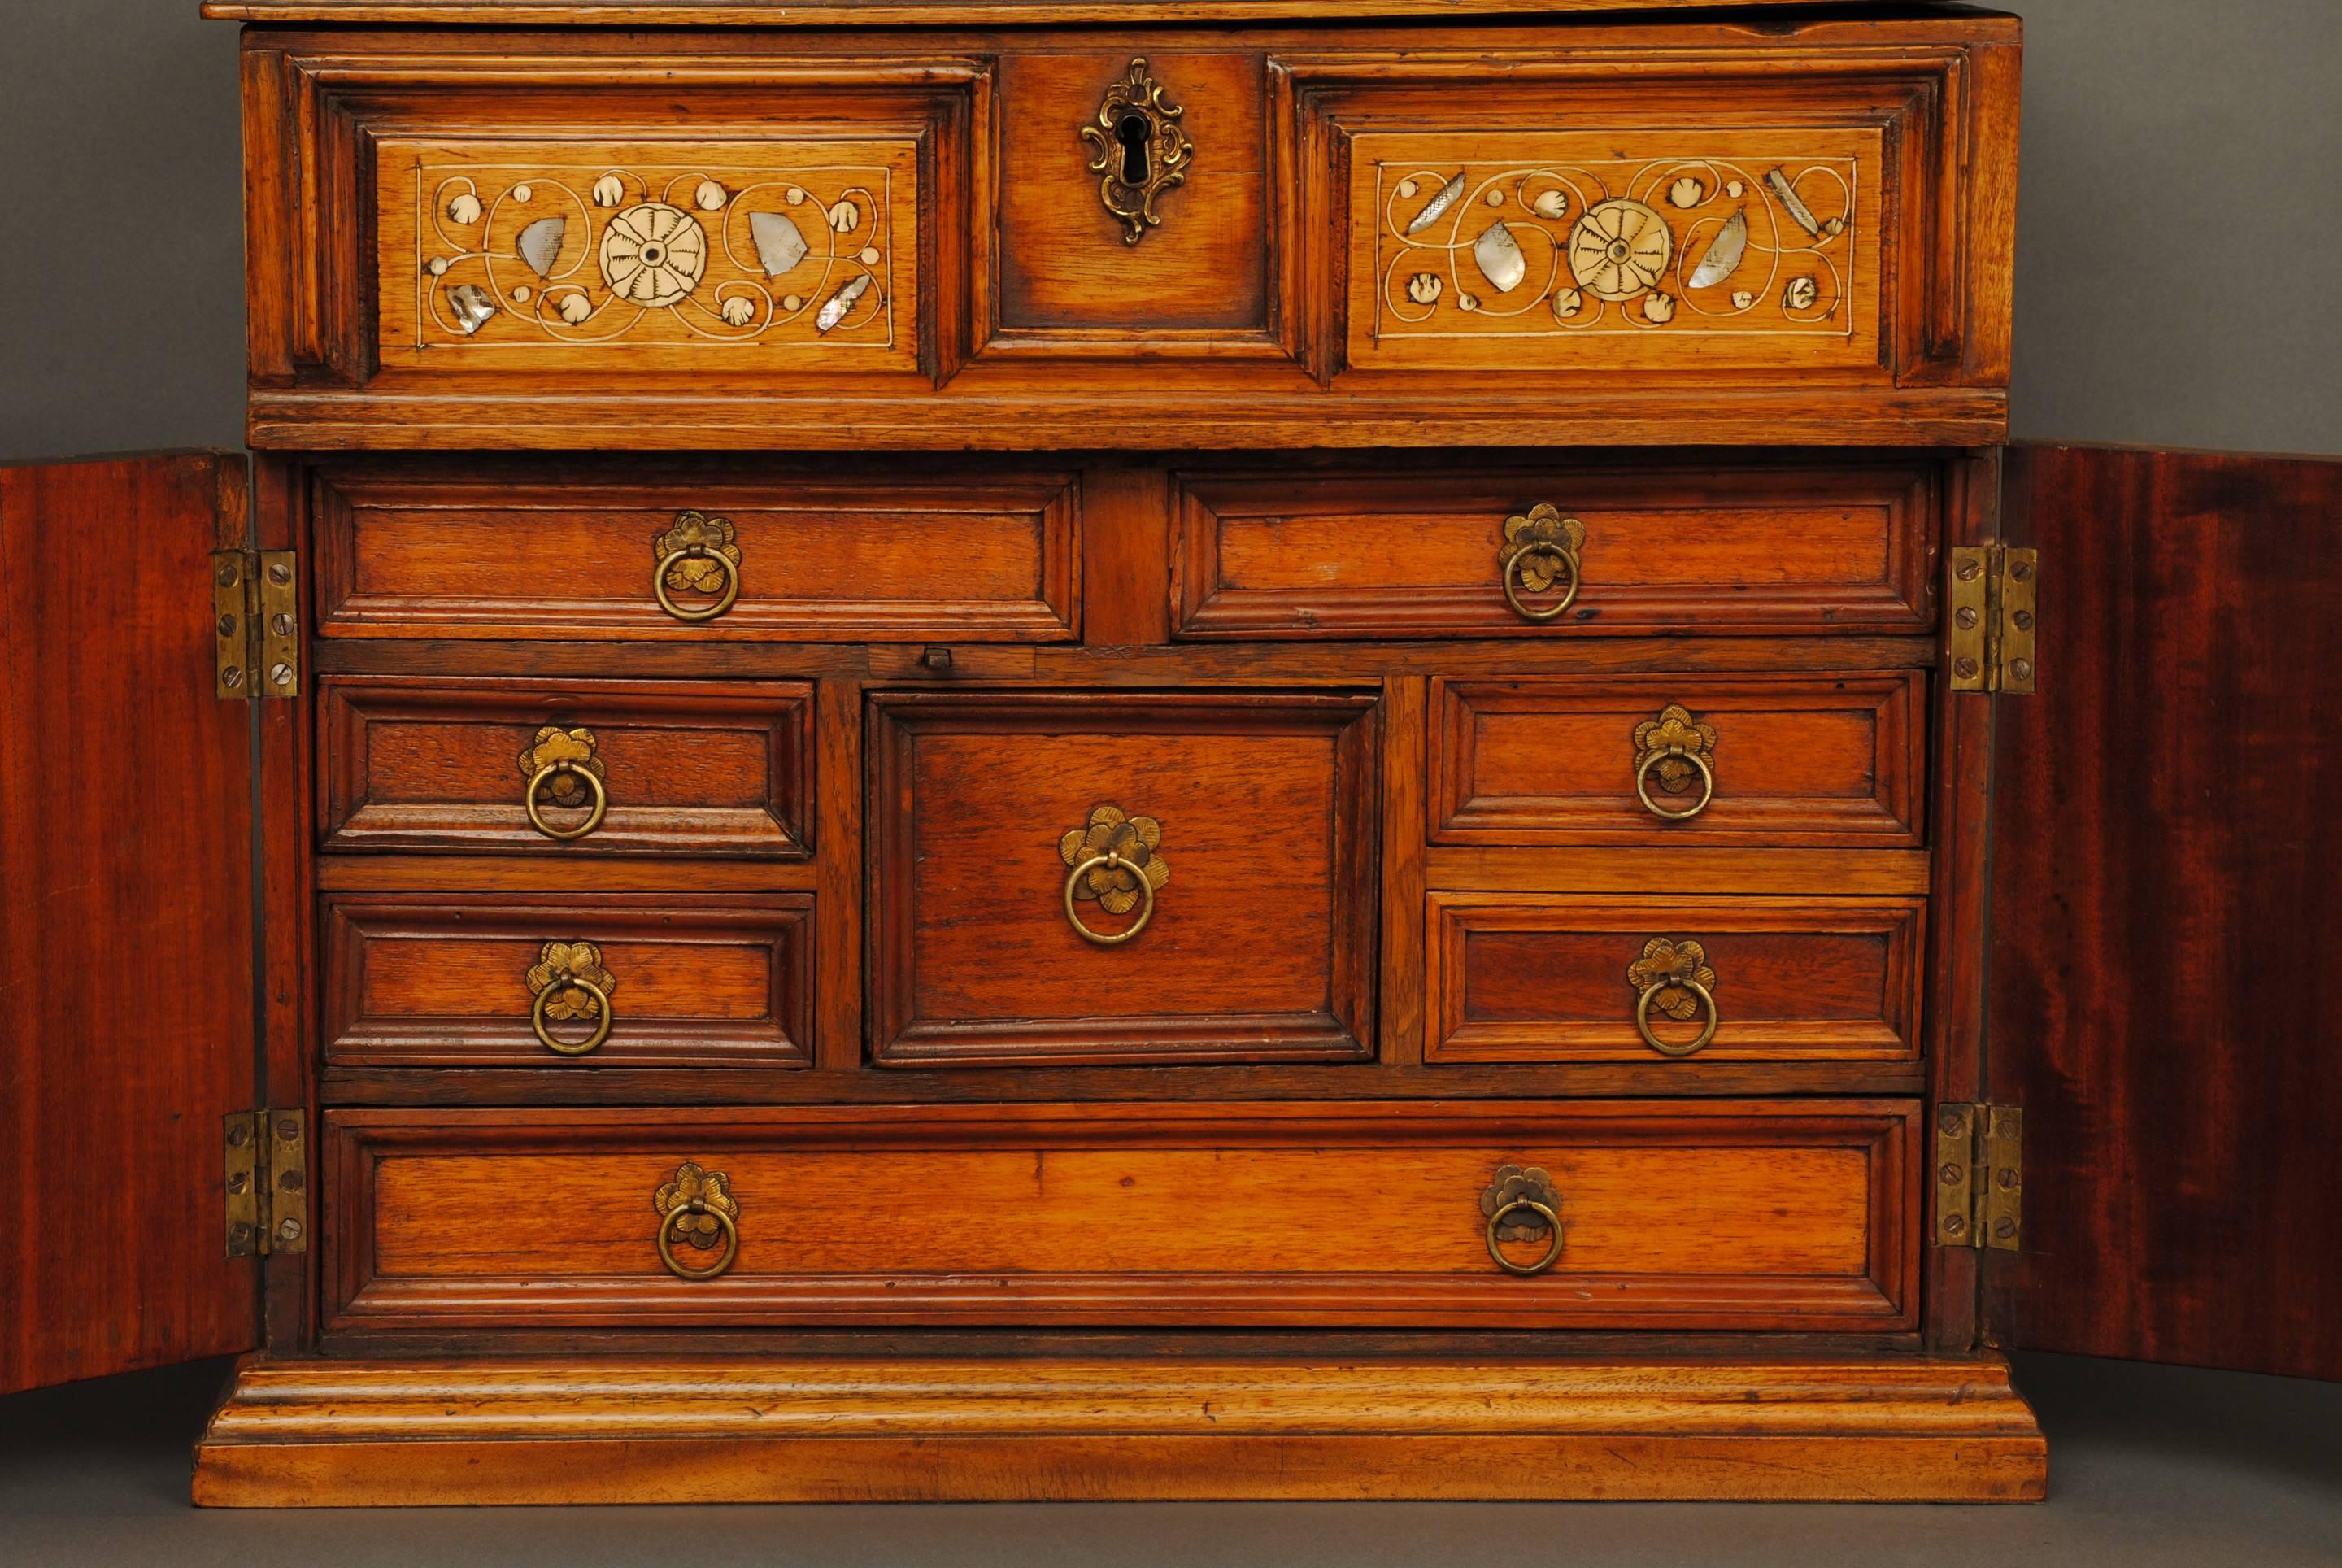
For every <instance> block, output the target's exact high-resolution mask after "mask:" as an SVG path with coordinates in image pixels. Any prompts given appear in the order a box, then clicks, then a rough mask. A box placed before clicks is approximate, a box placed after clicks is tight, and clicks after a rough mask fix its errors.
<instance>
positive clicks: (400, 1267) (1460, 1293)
mask: <svg viewBox="0 0 2342 1568" xmlns="http://www.w3.org/2000/svg"><path fill="white" fill-rule="evenodd" d="M1917 1114H1918V1106H1917V1102H1915V1101H1684V1102H1680V1103H1660V1102H1649V1101H1601V1102H1588V1103H1580V1104H1571V1103H1567V1102H1559V1103H1556V1102H1543V1101H1541V1102H1534V1103H1524V1102H1518V1101H1478V1102H1474V1103H1468V1104H1466V1103H1456V1104H1437V1103H1404V1102H1401V1103H1384V1104H1362V1103H1359V1102H1356V1101H1333V1102H1321V1103H1316V1104H1297V1103H1293V1102H1258V1101H1236V1102H1223V1103H1218V1104H1210V1105H1159V1106H1136V1105H1130V1104H1126V1103H1106V1104H1091V1105H1080V1106H1067V1105H1048V1104H1043V1105H1022V1106H1010V1107H1000V1106H991V1107H986V1106H961V1107H933V1106H887V1107H844V1106H841V1107H829V1108H819V1107H806V1108H796V1109H780V1108H774V1109H766V1110H731V1111H726V1110H708V1111H702V1112H699V1113H697V1114H696V1115H694V1116H692V1117H690V1118H687V1119H684V1120H683V1121H678V1119H677V1118H676V1114H675V1113H674V1112H672V1111H658V1112H653V1111H495V1112H466V1111H346V1110H345V1111H330V1112H328V1113H327V1115H326V1118H325V1133H324V1139H323V1145H324V1146H323V1150H322V1156H323V1158H322V1161H321V1163H322V1165H323V1167H324V1169H325V1173H326V1180H327V1181H328V1182H329V1190H328V1193H327V1197H326V1211H325V1217H326V1222H327V1224H328V1226H329V1227H330V1229H331V1231H332V1233H333V1234H334V1235H335V1237H336V1238H337V1241H336V1244H335V1247H334V1249H333V1251H332V1253H331V1255H330V1258H329V1260H328V1262H327V1264H326V1280H325V1292H326V1302H327V1306H326V1312H327V1319H328V1326H329V1327H332V1328H335V1329H337V1330H344V1331H370V1330H372V1331H379V1330H400V1329H404V1330H410V1331H412V1330H425V1329H432V1328H459V1327H460V1328H465V1329H481V1330H495V1329H510V1328H535V1329H546V1328H565V1327H566V1328H591V1327H601V1326H611V1327H627V1328H642V1327H646V1326H649V1325H654V1324H673V1325H678V1326H681V1325H691V1324H706V1325H733V1326H737V1325H756V1324H783V1323H802V1324H824V1323H831V1324H844V1323H853V1324H858V1325H868V1324H918V1323H960V1324H982V1323H996V1324H1017V1323H1030V1324H1098V1325H1132V1326H1136V1325H1144V1324H1216V1325H1240V1324H1256V1325H1293V1326H1301V1325H1314V1326H1320V1327H1327V1326H1358V1327H1365V1326H1378V1325H1379V1326H1421V1327H1436V1326H1453V1327H1462V1326H1473V1325H1478V1326H1486V1327H1515V1328H1517V1327H1551V1328H1565V1327H1566V1328H1653V1329H1658V1328H1706V1329H1810V1330H1827V1329H1838V1330H1869V1331H1874V1332H1877V1331H1891V1330H1897V1329H1906V1328H1908V1327H1909V1326H1911V1324H1912V1322H1913V1321H1914V1314H1915V1312H1916V1308H1917V1268H1918V1256H1917V1254H1918V1243H1917V1232H1916V1229H1915V1228H1914V1226H1913V1225H1912V1223H1911V1221H1910V1216H1911V1214H1912V1213H1913V1212H1914V1209H1915V1205H1916V1202H1917V1178H1918V1175H1919V1174H1920V1172H1919V1171H1918V1169H1917V1164H1916V1163H1915V1162H1914V1161H1913V1158H1912V1154H1911V1140H1912V1133H1913V1131H1915V1129H1916V1125H1917V1121H1916V1119H1917ZM685 1160H690V1161H694V1162H696V1163H697V1164H699V1165H700V1166H701V1167H703V1168H704V1169H706V1170H708V1171H720V1172H722V1173H723V1175H724V1177H725V1180H726V1191H727V1192H728V1193H729V1194H730V1195H731V1196H732V1197H733V1198H734V1199H735V1200H736V1202H737V1203H738V1206H739V1213H738V1221H737V1222H738V1226H739V1232H740V1243H739V1253H738V1257H737V1259H736V1261H735V1264H734V1266H733V1267H732V1268H731V1269H730V1271H728V1272H726V1273H725V1274H724V1275H723V1276H722V1277H721V1278H717V1279H712V1280H706V1281H700V1282H682V1281H678V1280H676V1279H673V1278H670V1277H669V1276H668V1275H667V1273H666V1271H665V1269H664V1268H663V1267H662V1266H661V1264H660V1261H659V1259H658V1256H657V1254H656V1250H655V1248H654V1246H653V1239H654V1233H655V1231H656V1228H657V1225H658V1223H659V1216H658V1213H657V1211H656V1209H655V1208H654V1206H653V1203H652V1197H653V1194H654V1192H655V1191H656V1189H658V1188H659V1187H660V1185H661V1184H662V1183H664V1182H666V1181H671V1180H672V1179H673V1177H674V1173H675V1171H676V1167H677V1165H678V1164H679V1162H681V1161H685ZM1506 1165H1516V1166H1526V1167H1534V1168H1537V1169H1540V1170H1542V1171H1546V1172H1547V1173H1549V1177H1550V1181H1551V1184H1552V1188H1553V1190H1554V1191H1555V1192H1556V1195H1557V1198H1558V1205H1557V1207H1558V1212H1559V1213H1560V1215H1561V1219H1562V1226H1563V1245H1562V1247H1561V1252H1560V1257H1559V1259H1558V1260H1557V1261H1556V1265H1555V1266H1554V1268H1553V1270H1552V1271H1551V1272H1549V1273H1546V1274H1542V1275H1538V1276H1535V1277H1526V1278H1524V1277H1516V1276H1514V1275H1511V1274H1508V1273H1506V1272H1504V1271H1500V1270H1499V1269H1498V1268H1497V1267H1496V1264H1495V1263H1494V1262H1493V1261H1491V1259H1490V1257H1489V1254H1488V1249H1487V1241H1486V1233H1485V1232H1486V1217H1485V1216H1484V1214H1483V1212H1482V1210H1481V1207H1480V1198H1481V1195H1482V1193H1483V1192H1484V1191H1486V1189H1487V1188H1488V1187H1489V1185H1490V1183H1491V1181H1492V1179H1493V1178H1494V1176H1495V1175H1496V1171H1498V1169H1499V1168H1500V1167H1503V1166H1506ZM1506 1246H1507V1250H1508V1253H1509V1252H1511V1251H1519V1252H1521V1253H1522V1255H1523V1256H1524V1257H1531V1256H1534V1255H1535V1252H1536V1247H1534V1246H1527V1245H1526V1244H1524V1243H1522V1242H1518V1241H1514V1242H1507V1243H1506ZM695 1257H696V1254H695Z"/></svg>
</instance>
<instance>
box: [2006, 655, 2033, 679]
mask: <svg viewBox="0 0 2342 1568" xmlns="http://www.w3.org/2000/svg"><path fill="white" fill-rule="evenodd" d="M2008 673H2009V674H2011V675H2013V676H2015V677H2016V678H2017V679H2019V680H2030V679H2032V678H2033V661H2032V660H2031V659H2029V658H2012V659H2010V660H2009V661H2008Z"/></svg>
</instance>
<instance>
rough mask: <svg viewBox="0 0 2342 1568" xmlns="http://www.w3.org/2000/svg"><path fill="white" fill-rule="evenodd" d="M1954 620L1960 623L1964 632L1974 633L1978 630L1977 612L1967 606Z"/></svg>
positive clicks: (1962, 608)
mask: <svg viewBox="0 0 2342 1568" xmlns="http://www.w3.org/2000/svg"><path fill="white" fill-rule="evenodd" d="M1953 619H1955V620H1957V621H1958V622H1959V623H1960V629H1961V630H1962V631H1974V630H1975V629H1976V623H1977V612H1976V611H1974V610H1973V609H1969V608H1967V607H1966V606H1962V607H1961V609H1960V613H1959V614H1958V615H1957V616H1955V617H1953Z"/></svg>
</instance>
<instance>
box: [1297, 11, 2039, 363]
mask: <svg viewBox="0 0 2342 1568" xmlns="http://www.w3.org/2000/svg"><path fill="white" fill-rule="evenodd" d="M1674 41H1675V40H1672V39H1668V38H1666V37H1661V36H1655V37H1653V38H1652V39H1651V40H1650V41H1649V43H1648V45H1646V46H1645V47H1643V48H1639V49H1624V50H1622V49H1618V48H1616V45H1615V44H1610V43H1609V41H1607V40H1605V41H1603V42H1600V43H1592V44H1590V45H1588V46H1585V47H1572V46H1571V45H1570V42H1569V41H1567V40H1562V39H1556V45H1555V46H1553V47H1551V48H1549V49H1547V50H1543V51H1538V52H1536V53H1512V52H1507V51H1505V50H1502V49H1498V50H1496V51H1492V52H1488V53H1481V54H1476V55H1464V54H1461V53H1458V54H1455V55H1443V54H1442V53H1441V52H1439V51H1437V50H1426V51H1424V52H1422V53H1421V54H1400V53H1394V54H1392V55H1384V56H1361V57H1353V58H1349V59H1344V58H1341V57H1339V56H1332V57H1326V58H1323V59H1319V60H1307V59H1302V60H1295V61H1293V62H1291V63H1290V82H1291V86H1290V90H1291V91H1292V92H1293V94H1294V96H1295V101H1296V108H1297V112H1298V114H1299V116H1300V117H1301V120H1302V133H1301V134H1302V136H1303V145H1304V146H1305V147H1307V148H1308V149H1310V150H1311V151H1312V152H1314V153H1316V154H1318V155H1319V156H1324V157H1325V158H1326V164H1325V165H1324V166H1321V167H1317V168H1314V169H1312V170H1311V171H1310V175H1309V176H1308V177H1312V178H1314V180H1315V181H1316V188H1315V191H1314V192H1313V194H1315V195H1316V196H1318V197H1319V199H1321V200H1323V201H1324V202H1325V204H1326V210H1327V211H1329V212H1331V213H1334V214H1336V215H1338V221H1340V222H1341V223H1342V224H1343V226H1344V227H1343V234H1344V241H1345V243H1344V249H1343V253H1342V258H1343V261H1344V263H1345V266H1344V267H1343V270H1342V272H1341V273H1340V274H1339V275H1338V276H1328V277H1326V278H1325V279H1324V282H1325V283H1326V285H1329V286H1331V285H1336V283H1338V286H1339V299H1340V310H1341V312H1342V321H1341V324H1340V327H1339V330H1338V333H1331V332H1329V335H1328V336H1329V337H1330V338H1331V341H1330V342H1329V343H1328V344H1327V345H1326V347H1327V348H1328V349H1333V348H1336V347H1338V352H1339V356H1340V358H1339V361H1338V367H1339V369H1340V370H1341V371H1344V372H1347V373H1352V374H1363V373H1369V372H1374V371H1386V370H1427V369H1452V370H1475V371H1482V372H1486V373H1488V374H1492V375H1502V374H1506V373H1513V372H1524V371H1528V372H1553V371H1558V372H1565V373H1566V372H1573V371H1575V372H1584V373H1586V374H1587V377H1588V379H1587V382H1586V395H1587V396H1588V397H1600V398H1611V397H1622V396H1624V397H1631V396H1633V394H1632V393H1631V392H1628V391H1626V390H1625V389H1624V388H1622V387H1619V386H1618V385H1617V384H1616V378H1617V377H1621V376H1627V377H1633V376H1638V375H1649V376H1653V377H1668V376H1681V377H1686V378H1688V379H1690V380H1692V381H1693V382H1695V383H1706V384H1707V385H1709V386H1712V387H1718V388H1729V387H1733V386H1735V385H1736V384H1757V383H1764V382H1774V383H1778V382H1781V381H1783V380H1784V379H1786V378H1787V377H1792V376H1795V377H1806V376H1812V377H1819V378H1821V379H1823V380H1825V381H1836V382H1837V383H1838V384H1839V385H1841V386H1849V385H1860V384H1864V383H1867V384H1870V385H1874V386H1877V385H1884V384H1890V383H1893V382H1895V381H1897V380H1898V379H1902V378H1909V377H1913V376H1914V374H1915V373H1919V374H1922V375H1928V374H1932V375H1933V376H1936V377H1942V378H1946V379H1953V378H1957V379H1967V378H1970V377H1973V375H1974V370H1975V367H1974V364H1973V361H1972V360H1971V358H1970V354H1969V351H1970V350H1972V349H1973V350H1980V351H1981V353H1982V356H1983V357H1987V358H1993V359H1998V360H1999V361H2001V362H2002V363H2005V361H2006V354H2007V326H2006V320H2005V318H2004V317H2002V316H2001V314H2000V313H1999V311H1998V310H1997V307H1992V306H1991V305H1989V303H1988V302H1987V301H1986V300H1980V299H1977V298H1968V297H1963V295H1962V289H1963V286H1964V285H1967V284H1970V283H1972V282H1973V281H1975V280H1977V278H1978V277H1979V276H1997V277H1998V278H1999V279H2000V280H2001V292H2003V293H2005V288H2006V268H2007V255H2006V249H2005V246H2006V243H2007V228H2006V226H2005V224H2000V223H1997V222H1995V221H1994V220H1993V218H1992V216H1990V215H1988V214H1986V213H1982V212H1979V211H1978V210H1977V209H1978V207H1979V206H1981V205H1982V203H1983V201H1984V199H1985V198H1986V196H1987V194H1988V193H1987V191H1986V190H1985V189H1984V188H1983V187H1982V186H1981V183H1980V180H1979V178H1978V176H1977V175H1976V174H1974V173H1972V172H1971V171H1970V170H1969V169H1968V168H1967V166H1966V164H1965V162H1964V160H1963V158H1962V157H1961V151H1962V146H1963V131H1964V126H1963V122H1964V121H1965V120H1966V119H1967V116H1968V115H1969V114H1971V113H1972V112H1974V110H1973V100H1972V98H1971V96H1970V95H1971V94H1972V93H1974V91H1975V90H1976V86H1977V75H1976V74H1975V73H1974V72H1972V71H1971V70H1970V69H1969V68H1968V62H1967V60H1966V59H1965V58H1964V57H1963V56H1962V55H1960V54H1959V53H1958V52H1957V51H1954V52H1949V53H1932V52H1931V51H1928V50H1927V49H1925V48H1918V49H1913V50H1911V51H1909V52H1908V53H1907V54H1905V55H1902V56H1901V57H1900V58H1899V59H1888V58H1887V57H1884V56H1883V55H1876V54H1872V53H1870V52H1868V51H1863V50H1858V49H1844V50H1835V51H1834V50H1832V49H1830V48H1827V47H1820V48H1817V47H1814V46H1813V45H1810V44H1807V43H1805V42H1804V41H1797V42H1792V41H1788V40H1783V41H1781V42H1779V43H1777V44H1768V43H1765V42H1760V41H1757V40H1754V39H1749V40H1744V41H1742V42H1740V43H1739V44H1738V45H1737V46H1736V47H1733V48H1731V49H1730V50H1728V51H1724V50H1716V49H1713V48H1709V49H1700V48H1675V47H1669V45H1670V44H1671V43H1673V42H1674ZM1606 44H1608V45H1609V46H1605V45H1606ZM1931 53H1932V57H1930V56H1931ZM1326 261H1327V262H1328V263H1329V264H1330V262H1331V257H1330V256H1327V257H1326ZM1329 303H1330V301H1329ZM1971 335H1974V336H1975V337H1977V338H1979V339H1981V341H1979V342H1977V343H1973V344H1971V343H1968V342H1967V341H1966V339H1967V338H1968V337H1970V336H1971Z"/></svg>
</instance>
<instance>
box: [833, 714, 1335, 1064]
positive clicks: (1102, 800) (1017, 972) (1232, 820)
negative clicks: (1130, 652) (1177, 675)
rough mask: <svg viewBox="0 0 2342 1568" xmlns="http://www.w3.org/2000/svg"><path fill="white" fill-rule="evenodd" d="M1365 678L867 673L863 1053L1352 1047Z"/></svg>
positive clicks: (1190, 1055)
mask: <svg viewBox="0 0 2342 1568" xmlns="http://www.w3.org/2000/svg"><path fill="white" fill-rule="evenodd" d="M1376 732H1377V724H1376V699H1374V698H1373V697H1371V696H1367V695H1364V694H1356V693H1344V692H1278V691H1246V692H1221V693H1202V692H1169V693H1165V692H1126V691H1098V692H1088V691H1081V692H1030V693H992V694H983V695H975V694H968V695H962V694H956V693H951V694H943V693H883V694H880V695H878V696H876V697H875V698H874V699H872V705H871V709H870V729H869V747H868V763H867V765H868V768H869V772H870V808H869V812H868V816H867V821H866V838H867V839H868V844H869V879H868V885H869V890H870V892H869V896H870V908H871V951H870V974H869V990H870V1010H869V1016H870V1019H871V1029H872V1035H871V1038H872V1040H873V1045H874V1051H875V1055H876V1060H878V1061H879V1062H880V1063H882V1064H902V1065H919V1066H946V1065H975V1064H1013V1063H1020V1062H1037V1061H1045V1060H1046V1061H1055V1062H1064V1063H1075V1062H1098V1063H1108V1062H1179V1061H1188V1062H1193V1061H1278V1060H1353V1059H1358V1058H1363V1057H1366V1056H1367V1055H1369V1054H1370V1053H1371V1046H1370V1044H1369V1043H1368V1042H1370V1041H1371V1040H1372V1039H1373V1038H1374V1035H1373V1029H1372V1013H1373V969H1374V964H1375V941H1376V919H1375V890H1376V863H1377V862H1376V843H1377V831H1376V823H1377V820H1378V818H1377V805H1376V802H1377V799H1378V774H1377V770H1376Z"/></svg>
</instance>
